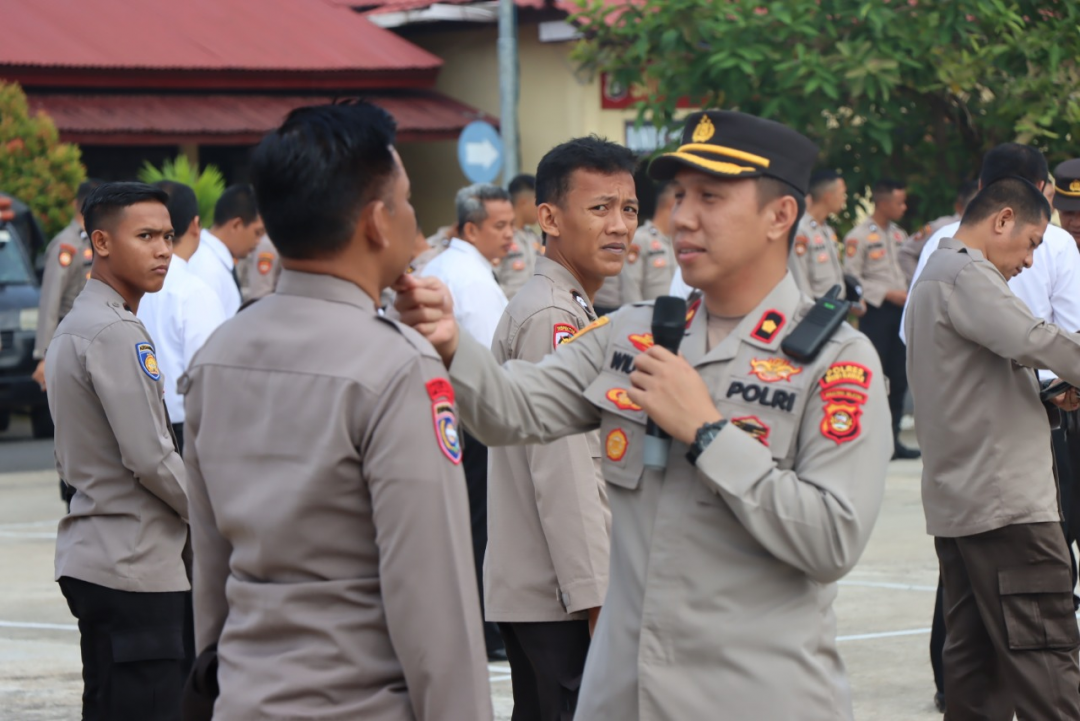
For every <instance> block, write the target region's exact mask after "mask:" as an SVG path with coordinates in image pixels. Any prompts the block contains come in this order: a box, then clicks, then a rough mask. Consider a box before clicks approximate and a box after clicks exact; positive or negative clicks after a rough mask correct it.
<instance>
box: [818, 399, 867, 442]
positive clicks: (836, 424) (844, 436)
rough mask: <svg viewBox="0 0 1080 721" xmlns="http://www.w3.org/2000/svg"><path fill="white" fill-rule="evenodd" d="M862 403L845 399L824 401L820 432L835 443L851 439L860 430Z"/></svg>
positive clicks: (856, 435) (857, 434)
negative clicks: (823, 415)
mask: <svg viewBox="0 0 1080 721" xmlns="http://www.w3.org/2000/svg"><path fill="white" fill-rule="evenodd" d="M860 416H862V404H859V403H848V402H845V401H826V402H825V417H824V418H823V419H822V420H821V434H822V435H823V436H825V437H826V438H828V439H830V440H833V441H836V444H837V445H840V444H841V443H847V442H848V441H853V440H855V439H856V438H858V437H859V434H860V433H861V432H862V426H861V424H860V423H859V417H860Z"/></svg>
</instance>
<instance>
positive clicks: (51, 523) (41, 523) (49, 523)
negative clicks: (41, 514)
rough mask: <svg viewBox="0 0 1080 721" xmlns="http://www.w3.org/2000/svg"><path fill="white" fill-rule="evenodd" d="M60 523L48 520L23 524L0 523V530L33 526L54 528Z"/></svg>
mask: <svg viewBox="0 0 1080 721" xmlns="http://www.w3.org/2000/svg"><path fill="white" fill-rule="evenodd" d="M59 522H60V521H58V520H56V519H50V520H47V521H27V522H25V523H0V528H33V527H34V526H54V527H55V526H56V525H57V524H58V523H59Z"/></svg>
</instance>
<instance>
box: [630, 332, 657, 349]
mask: <svg viewBox="0 0 1080 721" xmlns="http://www.w3.org/2000/svg"><path fill="white" fill-rule="evenodd" d="M626 339H627V340H628V341H630V345H632V346H634V347H635V348H637V349H638V350H640V351H647V350H649V349H650V348H652V347H653V345H654V341H653V336H652V333H631V334H630V335H628V336H627V337H626Z"/></svg>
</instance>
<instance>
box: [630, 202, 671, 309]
mask: <svg viewBox="0 0 1080 721" xmlns="http://www.w3.org/2000/svg"><path fill="white" fill-rule="evenodd" d="M675 267H676V266H675V249H674V247H673V246H672V244H671V238H669V237H667V236H666V235H664V234H663V233H661V232H660V229H659V228H657V227H656V226H655V225H653V222H652V221H651V220H646V221H645V223H644V224H643V225H642V226H641V227H639V228H638V229H637V232H636V233H634V242H633V243H631V244H630V252H629V253H627V255H626V263H625V264H624V265H623V269H622V274H621V275H620V276H619V281H620V286H619V289H620V293H621V303H620V305H626V304H627V303H638V302H640V301H643V300H656V299H657V298H659V297H660V296H662V295H667V294H668V290H669V289H670V288H671V279H672V277H673V276H674V275H675Z"/></svg>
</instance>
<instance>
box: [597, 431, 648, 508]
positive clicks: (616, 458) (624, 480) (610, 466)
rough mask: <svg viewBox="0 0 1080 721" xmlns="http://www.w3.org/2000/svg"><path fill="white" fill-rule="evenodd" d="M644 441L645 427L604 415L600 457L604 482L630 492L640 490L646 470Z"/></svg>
mask: <svg viewBox="0 0 1080 721" xmlns="http://www.w3.org/2000/svg"><path fill="white" fill-rule="evenodd" d="M644 440H645V426H643V425H641V424H640V423H635V422H634V421H631V420H628V419H626V418H623V417H621V416H617V415H615V414H614V413H605V414H604V416H603V420H602V421H601V423H600V456H601V468H602V469H603V474H604V480H605V481H607V482H608V483H610V484H611V485H613V486H618V487H620V488H626V489H627V490H631V491H632V490H634V489H636V488H637V487H638V485H639V484H640V483H641V474H642V472H643V471H644V470H645V459H644V455H643V451H644Z"/></svg>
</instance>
